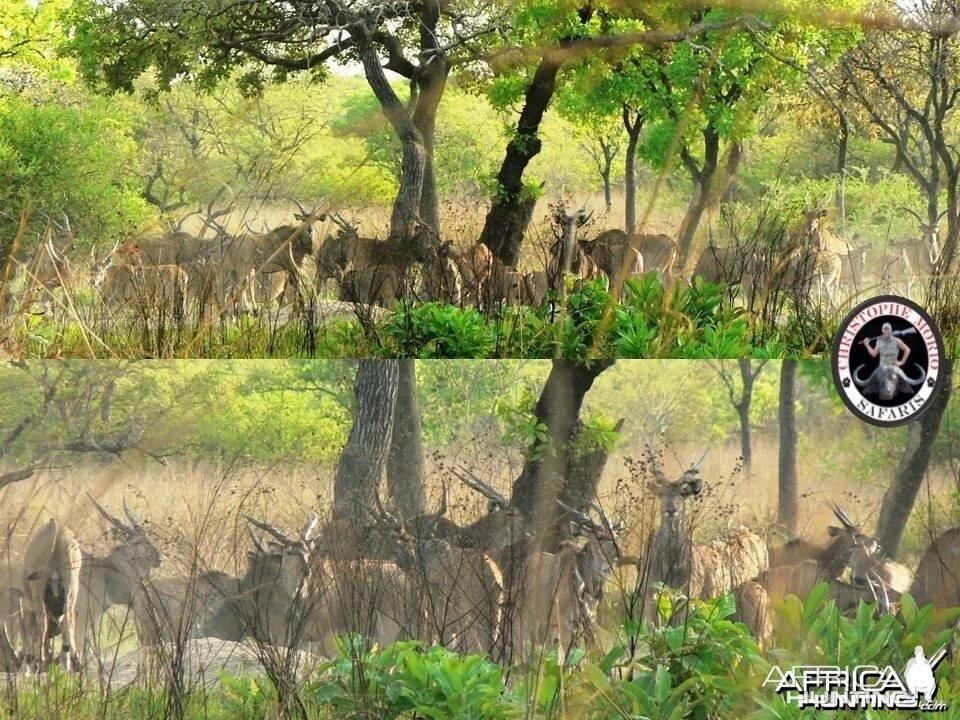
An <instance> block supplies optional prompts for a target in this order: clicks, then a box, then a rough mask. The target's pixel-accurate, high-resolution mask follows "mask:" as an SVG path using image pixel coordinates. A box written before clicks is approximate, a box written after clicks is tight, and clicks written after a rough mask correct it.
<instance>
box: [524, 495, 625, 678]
mask: <svg viewBox="0 0 960 720" xmlns="http://www.w3.org/2000/svg"><path fill="white" fill-rule="evenodd" d="M558 505H559V506H560V507H561V509H562V510H563V511H564V512H566V513H567V514H568V515H569V516H571V517H572V518H573V520H572V521H571V522H570V525H569V532H570V536H571V538H570V539H569V540H565V541H563V542H561V543H560V545H559V546H558V547H557V550H556V551H555V552H545V551H535V552H533V553H530V554H529V555H528V557H527V559H526V561H525V562H524V564H523V570H522V572H521V575H520V578H519V584H520V587H519V592H518V601H517V612H515V614H514V618H513V641H514V643H515V645H518V646H519V648H522V647H523V646H524V645H528V646H531V647H534V648H536V647H542V648H552V647H556V649H557V653H558V658H559V661H560V662H561V663H562V662H563V658H564V657H565V655H566V653H567V652H568V651H569V650H570V648H571V646H572V645H573V643H574V642H575V640H576V638H577V636H578V635H579V634H580V633H582V634H583V635H584V637H585V638H586V640H587V641H588V642H589V643H593V642H595V640H596V615H597V608H598V606H599V604H600V601H601V600H602V599H603V593H604V585H605V583H606V579H607V578H608V577H609V575H610V573H611V572H612V570H613V568H614V567H615V566H616V565H618V564H620V549H619V546H618V538H619V536H620V534H621V532H622V531H623V529H624V526H623V524H622V523H616V524H614V523H611V522H610V521H609V519H608V518H607V517H606V515H605V514H604V513H603V510H602V509H601V508H600V507H599V506H596V505H593V506H592V507H593V509H594V510H595V511H596V512H597V513H598V514H599V515H600V517H601V521H600V522H596V521H594V520H593V519H592V518H590V517H589V516H588V515H586V514H584V513H581V512H579V511H577V510H574V509H573V508H570V507H568V506H566V505H563V503H559V502H558ZM576 538H583V539H584V543H583V544H582V545H580V546H578V545H577V544H576Z"/></svg>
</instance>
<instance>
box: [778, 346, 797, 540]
mask: <svg viewBox="0 0 960 720" xmlns="http://www.w3.org/2000/svg"><path fill="white" fill-rule="evenodd" d="M796 383H797V361H796V360H791V359H787V360H784V361H783V362H782V363H781V364H780V406H779V408H778V410H777V419H778V421H779V425H780V449H779V452H780V454H779V458H778V463H777V476H778V493H779V497H778V502H777V522H778V523H780V524H781V525H783V526H784V527H785V528H786V529H787V531H788V532H789V533H790V537H795V536H796V534H797V510H798V500H797V407H796Z"/></svg>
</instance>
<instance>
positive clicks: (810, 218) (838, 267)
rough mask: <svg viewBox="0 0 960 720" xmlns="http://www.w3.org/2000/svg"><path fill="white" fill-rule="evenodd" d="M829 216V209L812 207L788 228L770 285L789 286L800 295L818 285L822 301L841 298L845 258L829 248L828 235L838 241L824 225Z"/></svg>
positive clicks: (809, 291) (832, 301) (805, 293)
mask: <svg viewBox="0 0 960 720" xmlns="http://www.w3.org/2000/svg"><path fill="white" fill-rule="evenodd" d="M826 216H827V211H826V210H810V211H808V212H805V213H804V214H803V217H802V218H801V219H800V221H799V222H797V223H796V224H795V225H794V226H793V227H792V228H791V229H790V230H789V232H788V247H787V249H786V252H785V253H783V255H782V256H781V257H780V258H779V260H778V262H776V263H775V264H774V267H773V268H772V271H771V273H770V277H769V278H768V279H767V282H768V286H769V287H777V286H779V287H790V288H793V289H794V291H795V292H796V293H797V294H798V295H800V296H808V295H810V294H812V293H813V289H814V287H816V293H817V295H816V297H817V301H818V302H819V303H823V301H824V300H826V302H827V304H833V303H835V302H836V300H838V299H839V289H840V287H839V284H840V274H841V272H842V270H843V260H842V258H841V256H840V255H838V254H837V253H835V252H833V251H832V250H830V248H829V243H828V239H830V238H834V241H835V242H837V241H836V239H835V236H834V235H833V234H832V233H830V232H829V231H828V230H827V229H826V228H825V226H824V223H823V221H824V218H825V217H826Z"/></svg>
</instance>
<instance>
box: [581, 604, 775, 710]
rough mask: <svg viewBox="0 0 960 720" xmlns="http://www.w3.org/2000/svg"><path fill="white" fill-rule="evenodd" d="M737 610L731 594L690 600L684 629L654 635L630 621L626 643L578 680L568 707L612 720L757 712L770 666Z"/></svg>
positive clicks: (672, 627) (672, 626) (674, 626)
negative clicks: (755, 703) (754, 702)
mask: <svg viewBox="0 0 960 720" xmlns="http://www.w3.org/2000/svg"><path fill="white" fill-rule="evenodd" d="M667 598H668V596H667V595H664V600H666V601H667V602H670V601H669V600H668V599H667ZM678 598H679V596H674V602H675V601H676V600H677V599H678ZM735 610H736V605H735V602H734V599H733V596H732V595H730V594H728V595H725V596H723V597H721V598H718V599H717V600H713V601H709V602H703V601H697V600H692V601H690V604H689V606H688V611H689V612H688V614H687V615H686V616H685V617H684V618H683V620H682V621H680V622H677V623H669V624H663V625H661V626H659V627H656V628H653V629H649V630H648V629H647V628H646V625H645V623H640V622H637V621H633V620H628V621H626V622H625V623H624V637H623V640H622V641H621V642H619V643H618V644H617V645H615V646H614V648H613V649H612V650H611V651H610V652H609V653H607V655H606V657H604V658H603V659H602V660H601V661H600V662H599V663H595V664H593V663H587V664H585V665H584V666H583V669H582V670H583V672H582V673H578V674H576V675H574V676H572V677H571V678H570V682H571V683H572V684H573V687H572V689H571V691H570V698H569V699H568V705H574V706H578V707H583V708H584V711H585V714H587V715H588V716H590V717H596V718H603V719H604V720H605V719H606V718H610V719H611V720H612V719H613V718H637V717H647V718H703V719H706V718H715V717H739V716H740V714H741V712H742V711H743V709H744V708H747V707H750V703H751V698H752V697H753V695H754V692H755V690H756V689H757V688H758V687H759V682H761V681H762V671H763V669H764V667H765V661H764V659H763V658H762V656H761V653H760V648H759V647H758V646H757V644H756V641H755V640H754V639H753V638H752V637H751V636H750V633H749V631H748V630H747V628H746V627H745V626H744V625H743V624H742V623H736V622H733V621H732V620H730V616H731V615H732V614H733V613H734V611H735ZM667 614H670V613H669V609H668V611H667ZM758 678H760V680H759V681H758Z"/></svg>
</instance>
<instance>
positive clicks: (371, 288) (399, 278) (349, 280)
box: [340, 264, 407, 310]
mask: <svg viewBox="0 0 960 720" xmlns="http://www.w3.org/2000/svg"><path fill="white" fill-rule="evenodd" d="M406 285H407V278H406V273H405V272H404V271H403V270H402V269H401V268H399V267H397V266H394V265H384V264H375V265H368V266H366V267H364V268H359V269H356V270H348V271H347V272H346V274H344V276H343V281H342V282H341V284H340V299H341V300H343V301H344V302H351V303H359V304H361V305H377V306H379V307H382V308H386V309H387V310H393V309H394V308H395V307H396V306H397V300H398V299H399V298H401V297H403V296H404V294H405V293H404V288H405V287H406Z"/></svg>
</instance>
